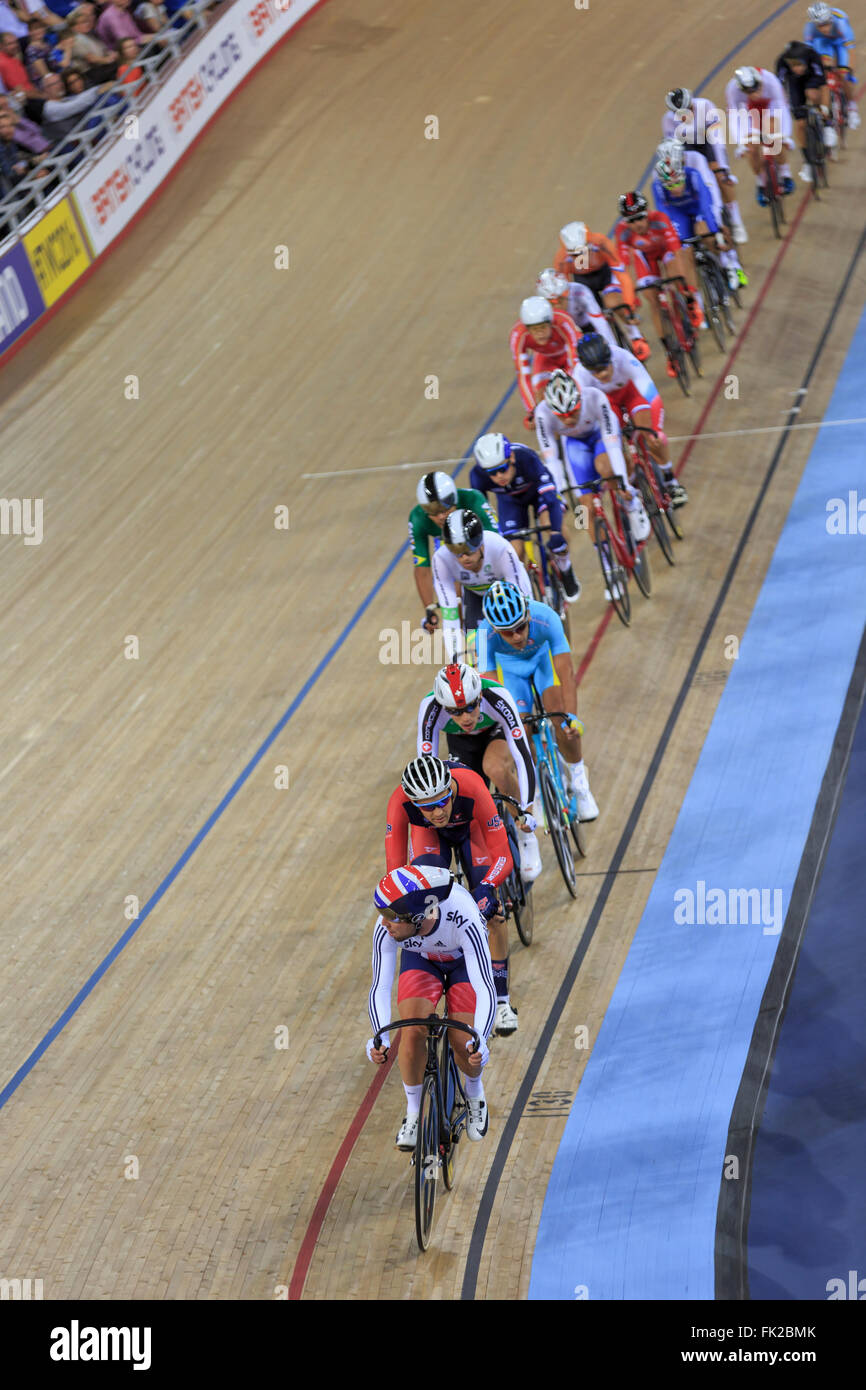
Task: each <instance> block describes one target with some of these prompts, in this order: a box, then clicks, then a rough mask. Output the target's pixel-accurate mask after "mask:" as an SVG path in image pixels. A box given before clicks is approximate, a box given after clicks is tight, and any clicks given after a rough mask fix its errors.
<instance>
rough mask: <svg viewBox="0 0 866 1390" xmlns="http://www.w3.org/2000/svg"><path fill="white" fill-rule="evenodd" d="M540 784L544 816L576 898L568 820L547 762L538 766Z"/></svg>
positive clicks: (560, 865)
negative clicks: (564, 814)
mask: <svg viewBox="0 0 866 1390" xmlns="http://www.w3.org/2000/svg"><path fill="white" fill-rule="evenodd" d="M538 785H539V789H540V791H541V801H542V805H543V806H544V818H545V820H546V821H547V829H548V832H549V834H550V838H551V840H552V841H553V848H554V849H555V850H556V858H557V860H558V862H559V870H560V873H561V874H562V880H563V883H564V884H565V886H566V888H567V889H568V891H569V893H570V894H571V896H572V897H573V898H576V897H577V882H576V880H575V877H574V855H573V854H572V852H571V845H570V843H569V840H568V833H567V832H568V822H567V820H566V819H565V817H564V816H563V813H562V808H561V806H560V804H559V794H558V792H557V790H556V785H555V783H554V781H553V778H552V776H551V774H550V768H549V767H548V766H547V763H545V762H543V763H540V765H539V768H538Z"/></svg>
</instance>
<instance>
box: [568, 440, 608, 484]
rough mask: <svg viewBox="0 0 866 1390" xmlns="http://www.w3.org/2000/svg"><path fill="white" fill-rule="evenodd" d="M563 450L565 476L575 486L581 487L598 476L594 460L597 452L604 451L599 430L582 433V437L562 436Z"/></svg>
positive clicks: (602, 452)
mask: <svg viewBox="0 0 866 1390" xmlns="http://www.w3.org/2000/svg"><path fill="white" fill-rule="evenodd" d="M562 444H563V452H564V454H565V476H566V478H570V479H571V481H573V483H574V485H575V487H583V486H584V484H586V483H594V482H595V480H596V478H597V477H598V476H599V474H598V471H597V469H596V466H595V460H596V459H597V458H598V456H599V454H604V453H606V452H607V451H606V449H605V447H604V440H603V439H602V437H601V431H600V430H592V432H591V433H590V434H586V435H584V437H583V438H582V439H573V438H572V436H571V435H569V434H565V435H563V436H562Z"/></svg>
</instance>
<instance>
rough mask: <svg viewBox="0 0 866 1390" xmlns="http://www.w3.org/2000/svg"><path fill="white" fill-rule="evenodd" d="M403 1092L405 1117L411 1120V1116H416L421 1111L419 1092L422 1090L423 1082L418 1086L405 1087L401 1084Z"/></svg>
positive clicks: (404, 1083)
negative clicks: (404, 1095) (404, 1094)
mask: <svg viewBox="0 0 866 1390" xmlns="http://www.w3.org/2000/svg"><path fill="white" fill-rule="evenodd" d="M403 1090H404V1091H405V1092H406V1116H407V1118H408V1119H410V1120H411V1118H412V1116H413V1115H417V1114H418V1112H419V1110H420V1109H421V1092H422V1091H423V1090H424V1083H423V1081H422V1082H421V1084H420V1085H419V1086H407V1085H406V1082H405V1081H404V1082H403Z"/></svg>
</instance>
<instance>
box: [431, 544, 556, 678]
mask: <svg viewBox="0 0 866 1390" xmlns="http://www.w3.org/2000/svg"><path fill="white" fill-rule="evenodd" d="M483 549H484V558H483V560H482V561H481V568H480V569H479V570H478V572H477V573H476V572H475V571H474V570H471V569H468V568H467V567H466V566H465V565H464V564H463V559H464V557H463V556H461V555H452V553H451V551H450V550H448V548H447V547H446V546H444V545H441V546H440V547H439V549H438V550H437V551H436V554H435V555H434V556H433V588H434V589H435V591H436V600H437V602H438V604H439V608H440V610H441V613H442V636H443V639H444V641H445V649H446V651H447V653H448V659H449V661H450V660H452V659H453V658H454V656H455V653H456V652H458V651H459V650H460V646H461V629H460V609H459V608H458V598H457V585H458V584H459V585H460V586H461V588H462V589H463V619H464V622H465V623H466V626H467V628H471V627H474V626H475V622H476V621H477V618H478V617H479V616H480V604H481V600H482V598H483V596H484V594H486V593H487V590H488V589H489V588H490V586H491V584H493V583H495V582H496V580H497V579H507V580H509V581H510V582H511V583H512V584H516V585H517V587H518V589H519V590H520V591H521V593H523V594H526V597H527V598H531V597H532V585H531V584H530V582H529V575H528V574H527V573H526V570H525V568H524V566H523V563H522V561H521V560H520V559H519V558H518V555H517V551H516V550H515V549H514V546H513V545H512V544H511V542H510V541H507V540H506V539H505V537H504V536H500V535H497V534H496V532H495V531H493V532H488V533H487V534H486V535H485V536H484V541H483ZM470 595H475V598H476V602H475V603H473V604H471V610H470V605H469V604H468V602H467V601H468V599H469V597H470Z"/></svg>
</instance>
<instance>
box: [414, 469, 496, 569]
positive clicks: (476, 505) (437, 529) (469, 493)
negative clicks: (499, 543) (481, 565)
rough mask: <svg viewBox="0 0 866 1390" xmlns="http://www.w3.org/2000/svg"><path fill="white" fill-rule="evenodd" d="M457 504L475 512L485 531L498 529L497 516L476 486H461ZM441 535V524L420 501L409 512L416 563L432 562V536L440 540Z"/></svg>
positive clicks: (427, 563) (425, 563)
mask: <svg viewBox="0 0 866 1390" xmlns="http://www.w3.org/2000/svg"><path fill="white" fill-rule="evenodd" d="M455 506H456V507H458V508H460V507H462V508H465V509H467V510H468V511H470V512H474V513H475V515H476V516H477V517H478V518H479V519H480V521H481V525H482V526H483V527H484V529H485V531H495V530H497V526H496V518H495V516H494V515H493V513H492V511H491V510H490V508H489V507H488V505H487V503H486V501H485V500H484V496H483V494H482V493H480V492H476V491H475V490H474V488H468V487H459V488H458V489H457V501H456V503H455ZM441 535H442V528H441V526H437V525H436V524H435V523H434V522H433V521H431V519H430V517H429V516H428V515H427V513H426V512H425V510H424V508H423V507H422V506H421V504H420V503H419V504H418V506H417V507H413V508H412V510H411V512H410V513H409V545H410V546H411V548H412V557H413V559H414V561H415V564H416V565H429V564H430V537H431V536H432V537H434V539H436V540H438V538H439V537H441Z"/></svg>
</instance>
